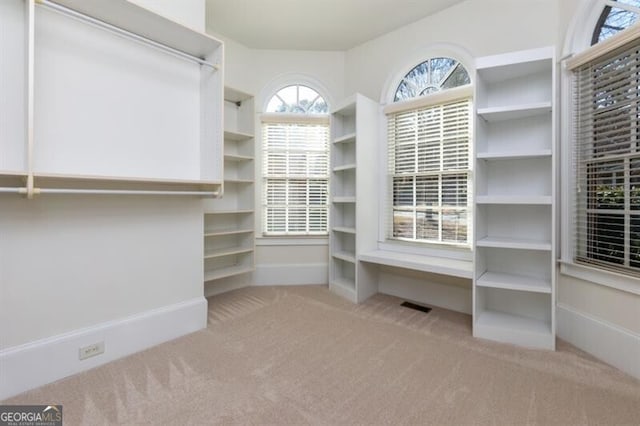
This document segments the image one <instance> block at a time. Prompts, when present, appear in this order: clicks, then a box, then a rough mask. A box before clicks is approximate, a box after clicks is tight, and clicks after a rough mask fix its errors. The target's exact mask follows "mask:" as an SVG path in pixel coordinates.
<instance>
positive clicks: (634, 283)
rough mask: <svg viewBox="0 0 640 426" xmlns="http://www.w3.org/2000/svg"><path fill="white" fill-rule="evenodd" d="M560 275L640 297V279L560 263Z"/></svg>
mask: <svg viewBox="0 0 640 426" xmlns="http://www.w3.org/2000/svg"><path fill="white" fill-rule="evenodd" d="M560 273H561V274H563V275H567V276H570V277H573V278H578V279H581V280H583V281H588V282H591V283H594V284H599V285H602V286H606V287H611V288H615V289H616V290H621V291H625V292H627V293H631V294H636V295H640V279H638V278H634V277H631V276H629V275H625V274H618V273H615V272H613V271H606V270H604V269H601V268H594V267H591V266H588V265H580V264H577V263H573V262H564V261H560Z"/></svg>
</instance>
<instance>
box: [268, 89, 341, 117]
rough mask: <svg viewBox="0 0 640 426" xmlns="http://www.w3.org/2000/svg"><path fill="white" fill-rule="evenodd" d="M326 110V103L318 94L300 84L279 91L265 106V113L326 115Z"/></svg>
mask: <svg viewBox="0 0 640 426" xmlns="http://www.w3.org/2000/svg"><path fill="white" fill-rule="evenodd" d="M328 110H329V108H328V106H327V102H326V101H325V99H324V98H323V97H322V96H321V95H320V94H319V93H318V92H316V91H315V90H313V89H312V88H310V87H307V86H303V85H300V84H296V85H292V86H287V87H285V88H283V89H280V90H279V91H278V93H276V94H275V95H273V97H272V98H271V99H270V100H269V103H268V104H267V112H279V113H290V114H327V113H328V112H329V111H328Z"/></svg>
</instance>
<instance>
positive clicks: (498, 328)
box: [473, 310, 555, 349]
mask: <svg viewBox="0 0 640 426" xmlns="http://www.w3.org/2000/svg"><path fill="white" fill-rule="evenodd" d="M473 334H474V336H476V337H481V338H486V339H492V340H497V341H500V342H506V343H513V344H517V345H521V346H526V347H530V348H541V349H553V347H554V345H555V337H554V334H553V333H552V330H551V326H550V324H549V323H548V322H546V321H542V320H539V319H535V318H529V317H524V316H520V315H512V314H507V313H503V312H498V311H490V310H487V311H480V312H479V313H478V314H477V318H476V319H475V321H474V329H473Z"/></svg>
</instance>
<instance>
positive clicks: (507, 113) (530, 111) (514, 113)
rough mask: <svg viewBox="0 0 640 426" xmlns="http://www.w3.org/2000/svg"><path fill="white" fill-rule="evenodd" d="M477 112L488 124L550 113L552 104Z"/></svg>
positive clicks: (508, 107)
mask: <svg viewBox="0 0 640 426" xmlns="http://www.w3.org/2000/svg"><path fill="white" fill-rule="evenodd" d="M477 112H478V115H479V116H481V117H482V118H484V119H485V120H487V121H488V122H495V121H505V120H517V119H519V118H524V117H531V116H535V115H542V114H547V113H550V112H551V102H537V103H532V104H524V105H510V106H500V107H489V108H479V109H478V111H477Z"/></svg>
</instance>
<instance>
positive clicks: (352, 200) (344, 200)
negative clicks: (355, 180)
mask: <svg viewBox="0 0 640 426" xmlns="http://www.w3.org/2000/svg"><path fill="white" fill-rule="evenodd" d="M332 201H333V202H334V203H338V204H347V203H355V202H356V197H355V196H353V197H351V196H349V197H333V200H332Z"/></svg>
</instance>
